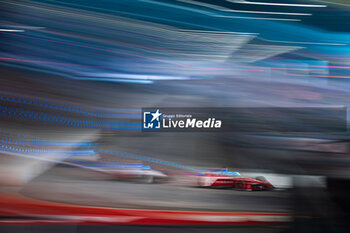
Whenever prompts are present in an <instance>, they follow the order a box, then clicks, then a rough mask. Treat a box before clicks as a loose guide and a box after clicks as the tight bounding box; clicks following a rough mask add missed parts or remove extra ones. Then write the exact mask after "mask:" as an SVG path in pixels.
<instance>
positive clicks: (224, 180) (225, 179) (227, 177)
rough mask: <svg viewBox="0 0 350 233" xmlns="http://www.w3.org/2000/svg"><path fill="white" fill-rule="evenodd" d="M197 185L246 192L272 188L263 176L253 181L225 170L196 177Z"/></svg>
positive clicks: (237, 173) (212, 171)
mask: <svg viewBox="0 0 350 233" xmlns="http://www.w3.org/2000/svg"><path fill="white" fill-rule="evenodd" d="M198 185H199V186H200V187H206V188H234V189H238V190H246V191H257V190H271V189H273V188H274V186H273V185H272V184H271V183H270V182H268V181H267V180H266V179H265V177H263V176H258V177H256V178H255V179H253V178H248V177H242V176H241V174H240V173H239V172H232V171H228V169H226V168H225V169H216V170H209V171H206V172H204V174H203V175H200V176H199V177H198Z"/></svg>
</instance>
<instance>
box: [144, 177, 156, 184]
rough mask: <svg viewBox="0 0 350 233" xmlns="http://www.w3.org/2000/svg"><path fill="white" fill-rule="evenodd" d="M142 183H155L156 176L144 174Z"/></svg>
mask: <svg viewBox="0 0 350 233" xmlns="http://www.w3.org/2000/svg"><path fill="white" fill-rule="evenodd" d="M142 183H145V184H153V183H154V177H153V176H143V177H142Z"/></svg>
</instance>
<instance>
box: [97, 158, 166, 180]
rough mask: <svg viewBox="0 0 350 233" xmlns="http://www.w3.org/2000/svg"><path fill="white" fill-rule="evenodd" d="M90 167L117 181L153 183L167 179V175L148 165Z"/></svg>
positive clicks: (98, 165)
mask: <svg viewBox="0 0 350 233" xmlns="http://www.w3.org/2000/svg"><path fill="white" fill-rule="evenodd" d="M92 166H93V170H95V171H99V172H101V173H104V174H107V175H109V176H110V177H113V178H115V179H119V180H130V181H137V182H142V183H154V182H157V181H162V180H165V179H166V178H167V175H165V174H164V173H162V172H160V171H156V170H153V169H152V168H151V167H150V166H148V165H143V164H142V163H136V162H117V163H94V164H93V165H92Z"/></svg>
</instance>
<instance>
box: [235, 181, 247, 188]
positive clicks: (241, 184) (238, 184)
mask: <svg viewBox="0 0 350 233" xmlns="http://www.w3.org/2000/svg"><path fill="white" fill-rule="evenodd" d="M246 186H247V184H246V182H245V181H244V180H237V181H236V184H235V188H236V189H245V188H246Z"/></svg>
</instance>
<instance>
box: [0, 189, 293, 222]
mask: <svg viewBox="0 0 350 233" xmlns="http://www.w3.org/2000/svg"><path fill="white" fill-rule="evenodd" d="M291 221H292V216H291V215H290V214H286V213H256V212H202V211H163V210H138V209H117V208H104V207H88V206H77V205H68V204H58V203H51V202H45V201H38V200H33V199H29V198H25V197H22V196H19V195H15V194H11V195H10V194H5V195H1V194H0V225H26V224H30V225H40V224H115V225H261V224H282V223H289V222H291Z"/></svg>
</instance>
